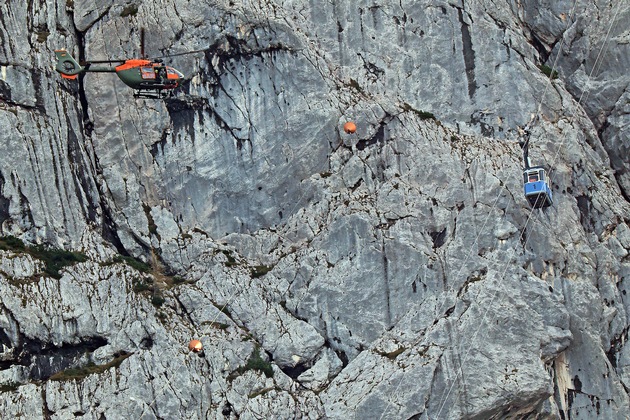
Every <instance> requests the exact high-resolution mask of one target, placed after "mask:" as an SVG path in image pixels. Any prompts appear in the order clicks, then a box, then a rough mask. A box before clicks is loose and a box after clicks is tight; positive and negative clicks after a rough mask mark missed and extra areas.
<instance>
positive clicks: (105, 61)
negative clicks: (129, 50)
mask: <svg viewBox="0 0 630 420" xmlns="http://www.w3.org/2000/svg"><path fill="white" fill-rule="evenodd" d="M127 60H128V59H122V60H85V61H81V63H80V64H81V65H82V66H85V65H86V64H106V63H124V62H125V61H127Z"/></svg>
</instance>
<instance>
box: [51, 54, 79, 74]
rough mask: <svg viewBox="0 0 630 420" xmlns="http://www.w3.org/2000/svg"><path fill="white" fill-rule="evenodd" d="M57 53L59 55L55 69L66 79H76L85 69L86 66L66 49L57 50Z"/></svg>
mask: <svg viewBox="0 0 630 420" xmlns="http://www.w3.org/2000/svg"><path fill="white" fill-rule="evenodd" d="M55 55H56V56H57V67H55V70H57V71H58V72H59V73H61V77H63V78H64V79H76V78H77V76H78V75H79V73H82V72H83V71H84V70H85V67H83V66H81V65H80V64H79V63H77V62H76V61H75V59H74V58H72V56H71V55H70V54H69V53H68V52H67V51H66V50H56V51H55Z"/></svg>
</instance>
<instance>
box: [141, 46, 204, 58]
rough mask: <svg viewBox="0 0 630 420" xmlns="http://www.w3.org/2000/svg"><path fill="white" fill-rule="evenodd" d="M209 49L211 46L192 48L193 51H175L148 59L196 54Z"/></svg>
mask: <svg viewBox="0 0 630 420" xmlns="http://www.w3.org/2000/svg"><path fill="white" fill-rule="evenodd" d="M211 49H212V48H204V49H202V50H193V51H185V52H180V53H175V54H167V55H160V56H158V57H151V58H150V60H158V59H162V58H171V57H179V56H182V55H188V54H196V53H201V52H206V51H209V50H211Z"/></svg>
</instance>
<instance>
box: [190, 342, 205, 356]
mask: <svg viewBox="0 0 630 420" xmlns="http://www.w3.org/2000/svg"><path fill="white" fill-rule="evenodd" d="M188 350H190V351H192V352H194V353H199V352H200V351H201V350H203V344H201V341H199V340H192V341H191V342H190V343H188Z"/></svg>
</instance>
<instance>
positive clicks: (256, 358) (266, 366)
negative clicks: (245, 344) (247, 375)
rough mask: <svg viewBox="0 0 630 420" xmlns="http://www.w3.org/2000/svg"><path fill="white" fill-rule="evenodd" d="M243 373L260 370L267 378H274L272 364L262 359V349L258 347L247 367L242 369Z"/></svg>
mask: <svg viewBox="0 0 630 420" xmlns="http://www.w3.org/2000/svg"><path fill="white" fill-rule="evenodd" d="M241 370H242V372H245V371H247V370H258V371H260V372H262V373H264V374H265V376H266V377H267V378H271V377H272V376H273V368H272V367H271V363H269V362H267V361H265V360H263V358H262V357H260V347H258V346H256V347H255V348H254V351H253V352H252V355H251V356H250V357H249V360H248V361H247V364H246V365H245V367H243V368H241ZM242 372H241V373H242Z"/></svg>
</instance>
